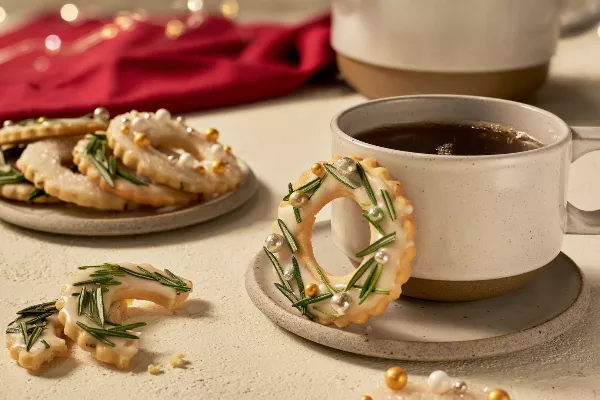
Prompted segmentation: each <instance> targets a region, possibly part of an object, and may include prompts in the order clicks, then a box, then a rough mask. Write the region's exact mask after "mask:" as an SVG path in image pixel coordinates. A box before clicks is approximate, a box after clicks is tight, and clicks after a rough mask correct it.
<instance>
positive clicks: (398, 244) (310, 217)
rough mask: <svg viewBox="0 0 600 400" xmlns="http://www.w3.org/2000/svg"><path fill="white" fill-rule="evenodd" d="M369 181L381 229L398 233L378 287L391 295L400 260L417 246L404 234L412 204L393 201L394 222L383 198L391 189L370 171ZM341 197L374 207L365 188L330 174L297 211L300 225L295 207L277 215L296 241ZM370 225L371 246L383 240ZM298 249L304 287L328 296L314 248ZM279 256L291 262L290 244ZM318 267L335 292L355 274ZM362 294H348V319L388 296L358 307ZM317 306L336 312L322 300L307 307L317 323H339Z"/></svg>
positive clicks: (375, 297) (377, 296)
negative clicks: (313, 285)
mask: <svg viewBox="0 0 600 400" xmlns="http://www.w3.org/2000/svg"><path fill="white" fill-rule="evenodd" d="M365 170H366V169H365ZM316 177H317V176H316V175H314V174H312V175H311V176H310V177H308V178H307V179H306V181H305V182H304V183H306V182H308V181H310V180H312V179H314V178H316ZM367 178H368V180H369V183H370V184H371V187H372V188H373V192H374V193H375V197H376V200H377V206H378V207H379V208H380V209H381V210H382V211H383V213H384V218H383V219H382V220H381V221H380V222H379V225H380V226H381V228H382V229H383V230H384V232H385V233H386V234H389V233H392V232H396V239H395V240H394V241H393V242H392V243H390V244H388V245H387V246H385V247H382V248H381V249H382V250H384V251H385V252H386V253H387V254H388V256H389V259H388V262H387V263H386V264H385V265H384V266H383V271H382V273H381V276H380V277H379V280H378V282H377V286H376V288H377V289H381V290H390V291H392V292H393V291H397V292H398V293H399V288H400V285H399V284H396V283H395V280H396V274H397V273H398V265H399V264H400V259H401V256H402V254H403V252H404V251H405V250H406V249H407V248H408V247H411V246H413V245H414V242H413V241H412V240H408V239H407V238H406V235H405V233H404V232H405V229H404V223H405V216H408V215H409V214H411V212H412V206H410V204H408V202H406V203H404V204H403V203H400V202H399V201H394V206H395V210H396V215H397V219H396V220H395V221H392V219H391V218H390V216H389V213H388V210H387V208H386V205H385V201H384V199H383V197H382V195H381V190H388V191H389V190H390V188H389V187H388V186H387V184H386V182H385V181H384V180H383V179H382V178H379V177H375V176H372V175H370V174H369V173H368V172H367ZM351 179H352V180H354V181H355V182H360V178H359V176H358V174H353V175H352V176H351ZM339 197H348V198H351V199H353V200H354V201H356V202H357V203H358V204H359V205H360V206H361V208H362V209H363V210H365V211H366V210H368V209H369V208H371V207H372V206H373V204H372V203H371V200H370V199H369V196H368V194H367V191H366V190H365V188H364V187H363V186H362V185H361V186H360V187H358V188H357V189H351V188H350V187H348V186H346V185H344V184H342V183H341V182H339V181H338V180H337V179H336V178H335V177H333V176H332V175H331V174H328V175H327V177H326V178H325V180H324V181H323V183H322V184H321V186H320V187H319V189H318V190H317V191H316V193H315V194H314V195H313V196H312V197H311V199H310V201H309V202H308V203H307V204H306V205H305V206H304V207H302V208H300V209H298V210H299V212H300V216H301V219H302V222H301V223H297V222H296V218H295V215H294V210H293V207H292V206H291V205H290V204H289V203H284V204H283V205H282V206H281V207H280V208H279V210H278V216H279V218H280V219H281V220H283V221H284V223H285V225H286V226H287V227H288V229H289V230H290V232H291V234H292V236H294V238H297V237H298V235H299V234H300V233H301V232H303V235H306V230H307V229H308V228H310V230H311V232H312V226H313V224H314V220H315V215H316V214H318V212H319V211H320V209H321V208H322V207H324V206H325V205H326V204H327V203H329V202H330V201H331V200H333V199H335V198H339ZM401 200H404V198H401ZM307 225H308V226H307ZM274 226H275V228H274V230H275V232H277V233H280V234H283V232H281V230H280V228H279V226H278V225H277V224H274ZM369 226H370V233H371V238H370V244H371V243H374V242H376V241H377V240H379V239H381V238H382V237H383V235H382V234H381V233H379V231H377V230H376V229H375V228H374V227H373V226H372V225H371V224H369ZM311 236H312V235H311ZM297 241H298V240H297ZM299 246H300V249H299V251H298V252H297V253H296V254H295V256H296V258H297V260H298V263H299V266H300V272H301V276H302V280H303V282H304V285H307V284H309V283H313V282H314V283H316V284H319V287H320V293H321V294H323V293H327V292H328V291H323V286H324V285H323V284H322V283H321V279H320V277H319V275H318V273H317V271H316V268H315V265H312V262H311V261H310V259H311V258H313V257H314V256H313V254H312V246H311V248H310V249H304V248H302V245H301V244H300V243H299ZM307 255H308V257H307ZM277 256H278V258H279V259H280V262H281V265H282V266H284V265H286V264H288V263H290V262H291V256H292V254H291V252H290V249H289V247H287V245H286V246H284V248H283V250H282V251H281V252H280V253H278V254H277ZM373 256H374V253H372V254H369V255H367V256H365V257H364V258H363V259H362V261H361V262H360V265H363V264H364V263H365V262H367V261H368V260H369V259H370V258H371V257H373ZM307 259H308V260H307ZM307 261H309V264H307ZM317 265H318V264H317ZM318 266H319V267H320V268H321V270H322V271H323V272H324V274H325V276H326V278H327V280H328V282H329V283H330V285H331V286H333V287H334V288H336V289H337V288H342V287H345V286H346V285H347V283H348V282H349V280H350V279H351V278H352V276H353V275H354V272H355V271H352V272H350V273H348V274H346V275H343V276H336V275H332V274H329V273H328V272H327V269H326V268H323V267H322V266H320V265H318ZM371 268H372V267H371ZM369 270H370V269H369ZM369 270H367V271H366V272H365V273H364V274H363V275H362V276H361V278H360V279H359V280H358V281H357V282H356V285H361V286H362V285H363V284H364V282H365V281H366V279H367V276H368V274H369ZM359 294H360V289H357V288H353V289H350V290H349V291H348V292H347V295H348V296H349V297H350V300H351V307H350V309H349V311H348V312H347V313H346V314H345V316H348V315H349V314H351V313H353V312H356V311H357V309H361V310H366V309H371V308H373V307H375V306H376V305H377V303H378V302H379V301H380V300H381V298H382V296H387V295H383V294H377V293H372V294H371V295H369V297H368V298H367V299H366V300H365V301H364V302H363V303H362V304H361V305H359V301H360V296H359ZM396 297H397V296H396ZM315 306H317V307H320V308H324V309H326V310H328V311H330V312H333V309H332V308H331V305H330V299H326V300H323V301H320V302H317V303H313V304H311V305H309V306H308V307H309V309H310V310H311V312H312V314H313V315H314V316H315V317H317V320H318V321H319V322H322V323H331V322H336V321H335V320H337V319H338V318H336V317H331V316H328V315H326V314H323V313H321V312H319V311H316V310H314V307H315ZM341 319H342V321H340V323H341V324H342V325H346V324H347V323H346V322H347V321H346V318H341ZM336 323H337V322H336Z"/></svg>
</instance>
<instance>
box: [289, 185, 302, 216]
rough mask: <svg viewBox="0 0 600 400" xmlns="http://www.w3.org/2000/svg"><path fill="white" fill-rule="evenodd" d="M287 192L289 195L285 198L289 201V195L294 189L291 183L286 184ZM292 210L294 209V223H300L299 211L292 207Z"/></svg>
mask: <svg viewBox="0 0 600 400" xmlns="http://www.w3.org/2000/svg"><path fill="white" fill-rule="evenodd" d="M288 192H289V193H288V195H287V198H288V199H289V197H290V194H292V193H293V192H294V188H293V187H292V184H291V183H289V184H288ZM292 208H293V209H294V217H296V223H298V224H299V223H300V222H302V217H301V216H300V210H298V207H293V206H292Z"/></svg>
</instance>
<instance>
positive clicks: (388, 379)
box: [385, 367, 408, 390]
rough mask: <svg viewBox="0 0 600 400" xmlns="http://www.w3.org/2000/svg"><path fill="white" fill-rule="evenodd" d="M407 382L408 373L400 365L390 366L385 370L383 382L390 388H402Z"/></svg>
mask: <svg viewBox="0 0 600 400" xmlns="http://www.w3.org/2000/svg"><path fill="white" fill-rule="evenodd" d="M406 382H408V375H406V371H404V370H403V369H402V368H400V367H392V368H389V369H388V370H387V371H385V384H386V386H387V387H389V388H390V389H392V390H402V389H404V386H406Z"/></svg>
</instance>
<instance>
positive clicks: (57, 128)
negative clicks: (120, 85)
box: [0, 108, 109, 145]
mask: <svg viewBox="0 0 600 400" xmlns="http://www.w3.org/2000/svg"><path fill="white" fill-rule="evenodd" d="M108 120H109V114H108V111H106V110H105V109H103V108H97V109H96V110H94V114H93V118H90V117H81V118H59V119H45V118H43V117H40V118H37V119H29V120H24V121H20V122H17V123H13V122H12V121H4V125H3V128H1V129H0V145H7V144H18V143H30V142H35V141H37V140H42V139H48V138H53V137H61V136H72V135H83V134H85V133H88V132H95V131H97V130H105V129H106V127H107V126H108Z"/></svg>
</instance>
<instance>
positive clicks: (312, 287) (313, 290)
mask: <svg viewBox="0 0 600 400" xmlns="http://www.w3.org/2000/svg"><path fill="white" fill-rule="evenodd" d="M304 293H306V295H307V296H308V297H315V296H316V295H318V294H319V285H317V284H316V283H309V284H308V285H306V286H304Z"/></svg>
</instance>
